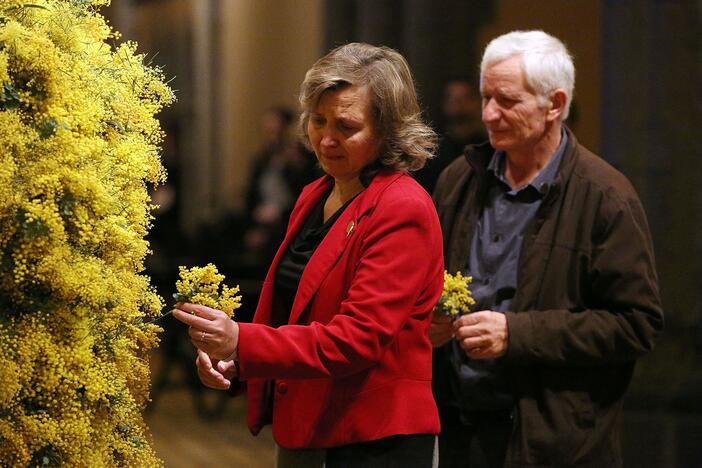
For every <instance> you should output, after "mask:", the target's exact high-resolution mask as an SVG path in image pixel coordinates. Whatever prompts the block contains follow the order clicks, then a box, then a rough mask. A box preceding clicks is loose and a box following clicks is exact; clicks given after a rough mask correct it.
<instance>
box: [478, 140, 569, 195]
mask: <svg viewBox="0 0 702 468" xmlns="http://www.w3.org/2000/svg"><path fill="white" fill-rule="evenodd" d="M567 144H568V133H567V132H566V131H565V129H561V143H560V144H559V145H558V148H557V149H556V151H555V153H553V156H551V159H550V160H549V161H548V163H547V164H546V166H544V167H543V168H542V169H541V171H539V173H538V174H537V175H536V177H534V178H533V179H532V181H531V182H529V183H528V184H526V185H525V186H523V187H520V188H518V189H516V190H510V192H514V193H517V192H520V191H521V190H524V189H526V188H527V187H533V188H534V189H536V190H537V191H539V193H542V190H541V187H542V186H544V185H550V184H552V183H553V182H554V181H555V180H556V175H558V167H559V166H560V164H561V159H562V158H563V153H564V152H565V148H566V145H567ZM505 159H506V154H505V152H504V151H502V150H495V153H494V154H493V155H492V159H490V164H488V168H487V169H488V172H490V173H492V175H493V176H495V178H496V179H497V180H499V181H501V182H502V183H504V184H506V185H507V187H509V184H508V183H507V179H506V178H505ZM542 195H543V193H542Z"/></svg>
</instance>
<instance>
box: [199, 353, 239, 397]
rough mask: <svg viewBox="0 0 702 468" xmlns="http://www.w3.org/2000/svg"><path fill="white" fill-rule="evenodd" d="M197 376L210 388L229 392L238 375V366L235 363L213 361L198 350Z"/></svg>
mask: <svg viewBox="0 0 702 468" xmlns="http://www.w3.org/2000/svg"><path fill="white" fill-rule="evenodd" d="M195 364H196V365H197V375H198V376H199V377H200V381H201V382H202V383H203V384H204V385H205V386H206V387H210V388H214V389H216V390H227V389H229V387H230V386H231V384H232V379H233V378H235V377H236V376H237V375H236V365H235V364H234V361H217V360H212V359H211V358H210V357H209V356H208V355H207V353H205V352H203V351H202V350H200V349H198V350H197V359H196V360H195Z"/></svg>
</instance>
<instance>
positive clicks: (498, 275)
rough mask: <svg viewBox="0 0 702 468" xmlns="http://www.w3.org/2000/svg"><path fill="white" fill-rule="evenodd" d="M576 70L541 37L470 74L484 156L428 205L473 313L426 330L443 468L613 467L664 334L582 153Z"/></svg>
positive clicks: (634, 258) (628, 236)
mask: <svg viewBox="0 0 702 468" xmlns="http://www.w3.org/2000/svg"><path fill="white" fill-rule="evenodd" d="M574 82H575V70H574V66H573V62H572V58H571V57H570V54H569V53H568V51H567V49H566V47H565V46H564V45H563V44H562V43H561V41H559V40H558V39H556V38H555V37H552V36H550V35H548V34H546V33H544V32H542V31H528V32H513V33H509V34H506V35H503V36H500V37H498V38H497V39H495V40H493V41H492V42H490V43H489V44H488V46H487V48H486V49H485V53H484V55H483V59H482V63H481V82H480V91H481V94H482V119H483V122H484V123H485V126H486V128H487V131H488V135H489V139H490V141H489V144H488V143H485V144H483V145H478V146H471V147H468V148H467V149H466V152H465V155H464V156H462V157H460V158H458V159H456V160H455V161H454V162H453V163H452V164H451V165H450V166H449V167H448V168H447V169H446V170H445V171H444V172H443V173H442V175H441V177H440V178H439V182H438V184H437V187H436V190H435V192H434V200H435V203H436V205H437V208H438V211H439V217H440V220H441V224H442V228H443V233H444V249H445V252H446V256H445V260H446V265H447V269H448V270H449V271H451V272H454V271H456V270H460V271H462V272H464V273H465V274H466V275H470V276H472V277H473V283H472V290H473V295H474V298H475V300H476V302H477V304H476V306H475V308H474V310H475V311H476V312H473V313H470V314H468V315H464V316H462V317H460V318H458V319H457V320H456V321H455V323H450V321H449V320H448V319H447V318H446V317H445V316H443V315H438V314H437V315H436V316H435V318H434V321H433V323H432V326H431V328H430V337H431V340H432V344H433V345H434V346H436V347H437V349H436V352H435V357H434V385H435V396H436V400H437V403H438V405H439V411H440V414H441V422H442V432H441V436H440V459H441V465H442V466H445V467H467V466H484V465H483V464H482V463H480V460H478V459H471V458H470V456H471V455H473V453H474V452H471V442H472V441H475V442H476V443H477V445H478V446H479V447H480V449H481V452H482V453H483V455H484V457H485V459H486V461H487V464H488V466H490V467H502V466H591V467H616V466H621V465H622V456H621V448H620V441H619V425H620V419H621V412H622V400H623V397H624V394H625V392H626V390H627V387H628V385H629V382H630V380H631V376H632V373H633V370H634V364H635V362H636V360H637V358H639V357H640V356H642V355H644V354H646V353H648V352H649V351H651V349H652V348H653V346H654V341H655V339H656V336H657V335H658V334H659V332H660V331H661V329H662V327H663V311H662V307H661V301H660V297H659V291H658V282H657V274H656V269H655V264H654V258H653V247H652V245H651V236H650V233H649V229H648V225H647V221H646V216H645V214H644V211H643V207H642V206H641V202H640V201H639V199H638V197H637V195H636V193H635V191H634V189H633V187H632V186H631V184H630V183H629V181H628V180H627V179H626V178H625V177H624V176H623V175H622V174H620V173H619V172H617V171H616V170H615V169H614V168H612V167H611V166H609V165H608V164H607V163H606V162H604V161H603V160H602V159H600V158H599V157H598V156H596V155H594V154H593V153H591V152H590V151H588V150H587V149H586V148H584V147H583V146H581V145H580V144H579V143H578V141H577V139H576V137H575V135H574V134H573V133H572V132H571V131H570V130H569V129H568V128H567V127H565V125H563V124H562V122H563V121H564V120H565V119H566V118H567V117H568V112H569V107H570V102H571V99H572V96H573V87H574Z"/></svg>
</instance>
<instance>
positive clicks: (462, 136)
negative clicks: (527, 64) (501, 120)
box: [416, 78, 487, 193]
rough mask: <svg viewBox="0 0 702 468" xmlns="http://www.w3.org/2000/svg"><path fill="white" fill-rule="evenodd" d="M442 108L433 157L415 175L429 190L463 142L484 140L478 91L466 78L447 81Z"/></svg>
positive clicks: (457, 152) (461, 151)
mask: <svg viewBox="0 0 702 468" xmlns="http://www.w3.org/2000/svg"><path fill="white" fill-rule="evenodd" d="M441 111H442V122H441V124H442V125H441V126H442V131H441V137H440V141H439V150H438V152H437V154H436V158H434V159H432V160H430V161H429V162H427V164H426V166H425V167H424V168H423V169H422V170H421V171H418V172H417V174H416V179H417V182H419V184H420V185H421V186H422V187H424V189H425V190H426V191H427V192H429V193H432V191H433V190H434V186H435V185H436V180H437V179H438V178H439V174H441V171H443V170H444V169H445V168H446V166H448V165H449V164H451V162H452V161H453V160H454V159H456V158H457V157H458V156H460V155H461V154H463V149H464V148H465V147H466V145H470V144H476V143H482V142H483V141H485V140H487V134H486V133H485V127H484V126H483V122H482V121H481V120H480V93H479V91H478V87H477V86H476V85H475V84H474V83H473V82H471V80H469V79H468V78H454V79H452V80H449V81H448V82H447V83H446V85H445V86H444V98H443V103H442V106H441Z"/></svg>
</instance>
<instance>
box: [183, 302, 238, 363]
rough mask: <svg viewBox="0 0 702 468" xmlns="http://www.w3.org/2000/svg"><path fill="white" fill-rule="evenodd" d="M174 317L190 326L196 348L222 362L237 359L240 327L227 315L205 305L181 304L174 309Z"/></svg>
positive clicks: (189, 330) (191, 336)
mask: <svg viewBox="0 0 702 468" xmlns="http://www.w3.org/2000/svg"><path fill="white" fill-rule="evenodd" d="M173 316H174V317H175V318H176V319H178V320H180V321H181V322H183V323H185V324H186V325H190V328H189V329H188V334H189V335H190V340H191V341H192V342H193V345H195V347H196V348H198V349H200V350H202V351H204V352H205V353H207V354H208V355H209V356H210V357H212V358H213V359H218V360H220V361H230V360H232V359H236V350H237V347H238V345H239V325H238V324H237V323H236V322H235V321H234V320H232V319H230V318H229V317H228V316H227V314H225V313H224V312H222V311H221V310H216V309H212V308H210V307H206V306H203V305H199V304H189V303H182V302H179V303H178V304H176V307H175V309H173Z"/></svg>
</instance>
